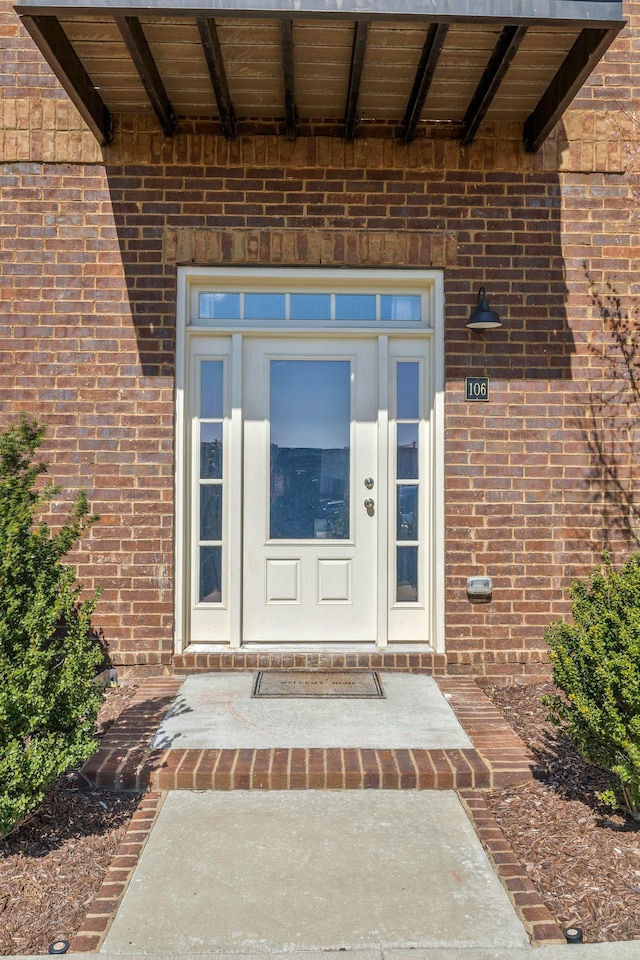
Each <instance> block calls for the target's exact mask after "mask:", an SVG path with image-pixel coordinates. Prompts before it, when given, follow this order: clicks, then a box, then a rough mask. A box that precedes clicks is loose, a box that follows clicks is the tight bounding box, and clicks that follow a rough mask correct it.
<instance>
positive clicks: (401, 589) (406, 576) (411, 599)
mask: <svg viewBox="0 0 640 960" xmlns="http://www.w3.org/2000/svg"><path fill="white" fill-rule="evenodd" d="M417 600H418V548H417V547H398V550H397V575H396V602H397V603H416V602H417Z"/></svg>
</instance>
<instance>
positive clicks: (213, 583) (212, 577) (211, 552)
mask: <svg viewBox="0 0 640 960" xmlns="http://www.w3.org/2000/svg"><path fill="white" fill-rule="evenodd" d="M198 599H199V601H200V603H220V601H221V600H222V547H200V590H199V594H198Z"/></svg>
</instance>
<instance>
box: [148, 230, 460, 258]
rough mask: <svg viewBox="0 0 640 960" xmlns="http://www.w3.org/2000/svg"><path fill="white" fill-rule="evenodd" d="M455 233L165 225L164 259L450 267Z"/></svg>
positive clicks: (455, 248)
mask: <svg viewBox="0 0 640 960" xmlns="http://www.w3.org/2000/svg"><path fill="white" fill-rule="evenodd" d="M457 252H458V244H457V239H456V235H455V233H451V232H445V231H433V232H432V231H429V232H419V231H415V230H404V231H403V230H366V231H361V230H334V229H328V228H327V229H307V228H304V229H302V228H300V229H296V228H286V229H285V228H277V227H275V228H270V229H264V230H261V229H255V230H251V229H243V228H240V227H235V228H234V229H233V230H231V229H217V228H211V229H196V228H192V227H179V228H173V227H165V230H164V234H163V255H164V256H163V259H164V261H165V263H175V264H189V263H193V264H201V265H205V266H213V265H215V264H219V263H235V264H242V265H243V266H251V265H260V264H263V265H264V266H274V265H279V266H287V265H295V266H300V265H304V266H323V267H324V266H339V267H345V266H361V265H362V264H364V263H366V264H367V266H369V267H393V266H396V267H425V268H427V267H454V266H455V265H456V262H457Z"/></svg>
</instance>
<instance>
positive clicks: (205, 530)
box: [200, 483, 222, 540]
mask: <svg viewBox="0 0 640 960" xmlns="http://www.w3.org/2000/svg"><path fill="white" fill-rule="evenodd" d="M200 539H201V540H222V486H221V484H219V483H216V484H203V485H201V487H200Z"/></svg>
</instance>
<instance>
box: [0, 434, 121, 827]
mask: <svg viewBox="0 0 640 960" xmlns="http://www.w3.org/2000/svg"><path fill="white" fill-rule="evenodd" d="M44 432H45V431H44V428H43V427H42V426H39V425H38V424H37V423H36V422H35V421H31V420H29V419H28V418H26V417H24V416H23V417H22V419H21V420H20V422H19V423H18V424H16V425H15V426H13V427H11V428H10V429H8V430H7V431H6V432H5V433H3V434H0V836H2V835H4V834H6V833H8V832H9V831H10V830H11V829H12V828H13V827H14V826H15V825H16V824H17V823H19V822H20V821H21V820H22V819H24V817H25V816H26V815H27V814H28V813H29V812H30V811H31V810H32V809H33V808H34V807H35V806H37V804H38V803H39V802H40V800H41V799H42V797H43V796H44V793H45V790H46V788H47V787H48V786H49V785H50V784H51V783H53V782H54V781H55V780H56V779H58V778H59V777H60V776H61V775H62V774H63V773H64V772H65V771H67V770H69V769H70V768H72V767H74V766H76V765H78V764H79V763H81V762H82V761H83V760H85V759H86V758H87V757H88V756H90V754H91V753H92V752H93V750H94V749H95V742H94V730H95V720H96V715H97V712H98V708H99V705H100V700H101V697H102V694H101V692H100V690H99V689H98V687H96V685H95V684H94V682H93V679H94V677H95V675H96V671H97V669H98V667H99V665H100V664H101V662H102V652H101V650H100V647H99V646H98V644H97V643H96V642H95V640H94V638H93V636H92V633H91V623H90V618H91V613H92V611H93V609H94V606H95V603H96V601H97V599H98V594H96V595H94V596H93V597H91V598H89V599H87V600H84V601H82V600H80V592H81V588H80V587H79V586H78V584H77V582H76V572H75V569H74V567H73V566H71V565H70V564H67V563H63V558H64V557H65V555H66V554H67V553H68V552H69V551H70V550H71V549H72V547H74V546H75V545H76V544H77V542H78V541H79V539H80V537H81V536H82V534H83V533H84V531H85V530H86V529H87V528H88V527H89V526H90V525H91V524H92V523H94V522H95V520H97V517H95V516H92V515H90V514H89V509H88V505H87V498H86V496H85V494H84V493H78V494H77V495H76V497H75V500H74V501H73V504H72V507H71V510H70V512H69V514H68V516H67V517H66V518H65V519H64V520H63V521H62V523H61V524H59V525H57V526H56V529H55V531H54V530H53V529H52V528H51V527H50V526H49V525H48V524H47V523H46V522H45V521H44V520H43V519H41V518H40V519H39V516H41V513H42V511H43V509H45V508H46V507H47V506H48V505H49V503H50V502H51V500H52V499H53V498H55V497H56V496H57V495H58V493H59V488H58V487H56V486H55V485H53V484H52V483H46V482H43V481H42V480H41V479H40V477H41V475H42V474H44V473H46V471H47V465H46V464H45V463H42V462H36V461H35V460H34V457H35V454H36V451H37V449H38V447H39V446H40V444H41V443H42V440H43V437H44Z"/></svg>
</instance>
